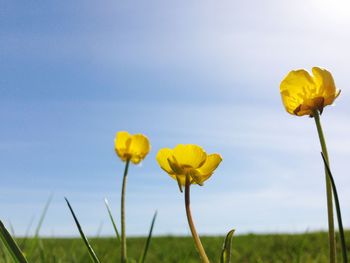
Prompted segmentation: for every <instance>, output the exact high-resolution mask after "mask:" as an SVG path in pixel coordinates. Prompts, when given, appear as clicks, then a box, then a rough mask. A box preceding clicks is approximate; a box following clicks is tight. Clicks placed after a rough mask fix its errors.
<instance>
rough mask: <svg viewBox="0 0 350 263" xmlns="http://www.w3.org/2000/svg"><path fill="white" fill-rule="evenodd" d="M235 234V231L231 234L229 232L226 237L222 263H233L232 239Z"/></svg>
mask: <svg viewBox="0 0 350 263" xmlns="http://www.w3.org/2000/svg"><path fill="white" fill-rule="evenodd" d="M234 233H235V230H234V229H233V230H231V231H230V232H228V233H227V235H226V238H225V242H224V247H223V248H222V252H221V259H220V263H230V262H231V247H232V237H233V234H234Z"/></svg>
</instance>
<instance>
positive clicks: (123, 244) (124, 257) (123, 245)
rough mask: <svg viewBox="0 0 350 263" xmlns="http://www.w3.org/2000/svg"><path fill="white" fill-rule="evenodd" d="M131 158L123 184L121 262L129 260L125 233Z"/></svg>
mask: <svg viewBox="0 0 350 263" xmlns="http://www.w3.org/2000/svg"><path fill="white" fill-rule="evenodd" d="M129 164H130V160H127V161H126V163H125V170H124V176H123V186H122V197H121V216H120V218H121V229H122V233H121V238H122V240H121V241H122V242H121V246H120V249H121V253H120V254H121V263H126V262H127V252H126V235H125V191H126V179H127V176H128V169H129Z"/></svg>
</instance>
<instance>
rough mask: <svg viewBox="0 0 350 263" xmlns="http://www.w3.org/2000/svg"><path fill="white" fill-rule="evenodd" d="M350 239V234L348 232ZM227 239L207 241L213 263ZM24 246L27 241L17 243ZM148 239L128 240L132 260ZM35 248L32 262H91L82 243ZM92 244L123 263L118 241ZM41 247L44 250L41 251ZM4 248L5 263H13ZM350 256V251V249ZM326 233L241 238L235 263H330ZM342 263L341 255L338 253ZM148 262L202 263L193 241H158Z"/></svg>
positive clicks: (105, 258) (105, 257)
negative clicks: (224, 240) (120, 257)
mask: <svg viewBox="0 0 350 263" xmlns="http://www.w3.org/2000/svg"><path fill="white" fill-rule="evenodd" d="M346 234H347V239H348V240H349V239H350V232H347V233H346ZM223 239H224V237H203V239H202V240H203V245H204V246H205V248H206V251H207V253H208V256H209V258H210V259H211V262H218V261H219V256H220V255H219V254H220V251H221V246H222V243H223ZM17 241H18V243H19V244H21V243H22V242H23V239H17ZM144 242H145V238H130V239H128V254H129V257H131V258H134V259H138V257H139V254H140V251H141V250H142V248H143V246H144ZM33 243H34V244H35V241H34V240H33V239H29V240H27V241H26V242H25V244H24V248H23V250H24V252H25V253H26V254H27V256H28V260H29V262H35V263H44V262H45V263H55V262H60V263H63V262H64V263H74V262H81V263H88V262H90V258H89V255H88V253H87V252H86V248H85V247H84V244H83V242H82V241H81V239H65V238H62V239H47V238H46V239H41V240H40V242H39V243H40V245H37V246H36V247H37V249H36V251H35V253H33V254H32V256H29V255H28V253H29V251H30V249H31V246H32V245H33ZM91 243H92V245H93V247H94V249H95V251H96V253H97V254H98V256H99V257H100V259H101V262H106V263H107V262H119V261H120V259H119V245H118V243H117V241H116V239H114V238H95V239H93V238H92V239H91ZM40 247H41V249H40ZM4 251H5V250H4V249H3V247H1V251H0V253H1V257H0V258H1V262H6V263H7V262H12V261H11V260H10V258H9V257H8V256H6V255H4V253H5V252H4ZM348 251H349V252H350V247H348ZM327 253H328V245H327V234H326V233H310V234H300V235H253V234H251V235H241V236H237V237H235V238H234V241H233V253H232V262H239V263H254V262H257V263H260V262H265V263H271V262H274V263H282V262H283V263H299V262H300V263H301V262H303V263H309V262H310V263H311V262H315V263H326V262H328V257H327ZM338 258H339V261H338V262H341V258H340V254H339V253H338ZM146 262H149V263H167V262H169V263H175V262H176V263H192V262H193V263H195V262H199V259H198V254H197V252H196V250H195V247H194V244H193V240H192V238H191V237H170V236H169V237H154V238H153V239H152V243H151V247H150V250H149V254H148V256H147V260H146Z"/></svg>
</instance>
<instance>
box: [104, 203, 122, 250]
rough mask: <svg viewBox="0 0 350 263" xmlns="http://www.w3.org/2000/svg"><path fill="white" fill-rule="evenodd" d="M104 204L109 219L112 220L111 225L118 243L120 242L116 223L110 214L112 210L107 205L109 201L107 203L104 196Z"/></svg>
mask: <svg viewBox="0 0 350 263" xmlns="http://www.w3.org/2000/svg"><path fill="white" fill-rule="evenodd" d="M105 205H106V208H107V211H108V215H109V219H110V220H111V222H112V225H113V228H114V232H115V234H116V236H117V240H118V243H119V242H120V236H119V232H118V228H117V225H116V223H115V221H114V218H113V215H112V211H111V208H110V207H109V203H108V200H107V198H105Z"/></svg>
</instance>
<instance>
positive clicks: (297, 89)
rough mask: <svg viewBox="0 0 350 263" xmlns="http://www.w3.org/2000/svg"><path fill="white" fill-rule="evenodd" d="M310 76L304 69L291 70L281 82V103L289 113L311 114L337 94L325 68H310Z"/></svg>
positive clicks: (332, 99) (330, 101) (330, 75)
mask: <svg viewBox="0 0 350 263" xmlns="http://www.w3.org/2000/svg"><path fill="white" fill-rule="evenodd" d="M312 74H313V76H311V75H310V74H309V73H308V72H307V71H306V70H303V69H302V70H293V71H291V72H290V73H289V74H288V75H287V76H286V77H285V78H284V80H283V81H282V82H281V85H280V92H281V96H282V101H283V104H284V106H285V108H286V110H287V112H289V113H290V114H295V115H298V116H303V115H312V114H313V113H314V111H315V110H318V111H320V112H322V110H323V108H324V107H325V106H327V105H330V104H332V103H333V101H334V100H335V99H336V97H337V96H338V95H339V91H337V90H336V88H335V84H334V80H333V77H332V74H331V73H330V72H329V71H327V70H326V69H322V68H319V67H314V68H312Z"/></svg>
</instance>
